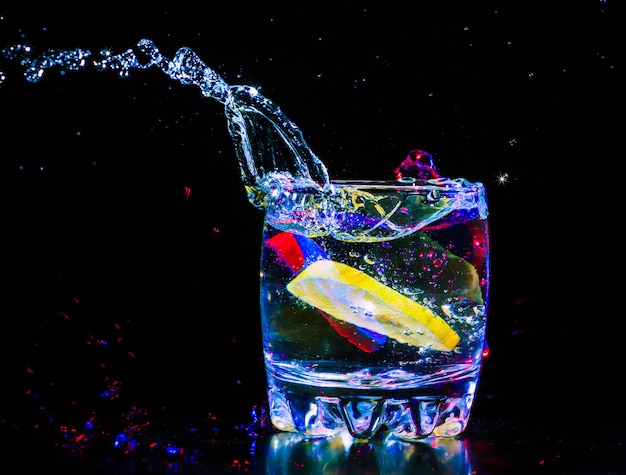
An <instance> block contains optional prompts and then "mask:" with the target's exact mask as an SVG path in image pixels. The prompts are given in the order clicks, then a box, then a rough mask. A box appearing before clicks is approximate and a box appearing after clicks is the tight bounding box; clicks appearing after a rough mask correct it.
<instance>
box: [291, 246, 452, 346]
mask: <svg viewBox="0 0 626 475" xmlns="http://www.w3.org/2000/svg"><path fill="white" fill-rule="evenodd" d="M287 290H289V292H291V293H292V294H293V295H295V296H296V297H298V298H300V299H301V300H303V301H304V302H306V303H308V304H310V305H313V306H314V307H317V308H319V309H320V310H323V311H324V312H326V313H328V314H329V315H331V316H332V317H334V318H336V319H338V320H343V321H346V322H349V323H352V324H354V325H357V326H359V327H362V328H366V329H368V330H371V331H374V332H377V333H381V334H383V335H386V336H388V337H389V338H393V339H394V340H397V341H399V342H400V343H406V344H407V345H412V346H421V347H426V348H430V349H433V350H439V351H450V350H452V349H453V348H454V347H455V346H456V345H457V344H458V343H459V340H460V337H459V335H458V334H457V333H456V332H455V331H454V330H453V329H452V328H451V327H450V326H449V325H448V324H447V323H446V322H445V320H443V319H442V318H441V317H439V316H437V315H435V314H434V313H433V312H432V311H431V310H430V309H428V308H427V307H425V306H423V305H420V304H419V303H417V302H416V301H414V300H411V299H410V298H408V297H405V296H404V295H402V294H401V293H399V292H398V291H396V290H394V289H392V288H391V287H387V286H386V285H384V284H382V283H380V282H378V281H377V280H376V279H374V278H373V277H371V276H369V275H368V274H366V273H364V272H361V271H360V270H358V269H355V268H353V267H350V266H348V265H346V264H342V263H340V262H335V261H331V260H327V259H324V260H319V261H316V262H314V263H313V264H311V265H310V266H308V267H307V268H306V269H304V270H303V271H302V272H300V274H298V275H297V276H296V277H295V278H294V279H293V280H292V281H291V282H289V284H288V285H287Z"/></svg>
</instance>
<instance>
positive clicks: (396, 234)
mask: <svg viewBox="0 0 626 475" xmlns="http://www.w3.org/2000/svg"><path fill="white" fill-rule="evenodd" d="M404 163H405V165H406V164H407V163H412V164H413V165H414V167H413V170H411V169H410V167H405V169H404V174H403V173H402V168H401V167H399V168H398V170H397V171H398V173H397V176H396V178H397V179H396V180H394V181H379V182H377V181H350V182H344V181H334V182H332V183H331V186H330V187H329V188H328V189H327V190H326V191H325V192H320V191H319V190H315V189H310V188H307V187H298V186H297V185H296V186H292V184H288V183H287V184H283V185H284V186H283V187H281V188H280V192H277V193H274V195H273V197H272V198H271V199H270V200H269V202H268V203H267V206H266V213H265V225H264V229H263V251H262V261H261V318H262V325H263V349H264V354H265V364H266V369H267V379H268V400H269V408H270V413H271V420H272V423H273V425H274V426H275V427H277V428H278V429H280V430H284V431H296V432H300V433H302V434H305V435H310V436H328V435H332V434H335V433H337V432H338V431H341V430H343V429H347V430H348V431H349V432H350V434H351V435H352V436H353V437H355V438H359V439H368V438H370V437H372V436H373V435H374V434H375V433H376V432H377V431H378V430H379V429H380V428H381V427H383V426H384V427H386V428H387V429H389V430H390V431H392V432H393V434H394V435H395V436H397V437H399V438H401V439H405V440H417V439H421V438H424V437H426V436H429V435H435V436H448V437H449V436H456V435H459V434H460V433H461V432H463V430H464V429H465V428H466V426H467V423H468V418H469V415H470V411H471V408H472V403H473V400H474V393H475V390H476V385H477V383H478V379H479V375H480V368H481V363H482V358H483V350H484V347H485V329H486V316H487V315H486V313H487V293H488V283H489V256H488V251H489V245H488V239H489V236H488V225H487V204H486V198H485V190H484V187H483V186H482V185H481V184H478V183H469V182H467V181H465V180H462V179H461V180H459V179H457V180H449V179H443V178H440V177H439V176H438V175H437V173H436V172H435V170H434V166H433V164H432V158H431V157H430V155H429V154H427V153H426V152H424V151H414V152H412V153H411V154H409V157H407V160H406V161H405V162H404Z"/></svg>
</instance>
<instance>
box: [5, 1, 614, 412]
mask: <svg viewBox="0 0 626 475" xmlns="http://www.w3.org/2000/svg"><path fill="white" fill-rule="evenodd" d="M616 3H617V2H611V1H607V2H602V1H597V0H596V1H581V2H571V3H570V2H540V1H514V2H449V1H444V2H423V3H418V2H355V1H343V0H342V1H336V2H304V3H300V2H298V3H292V4H289V3H287V4H285V3H282V2H240V3H237V4H236V3H235V2H226V1H215V0H211V1H204V2H180V3H179V4H178V6H167V7H163V6H158V5H156V4H151V3H147V4H145V5H143V6H139V5H128V4H126V3H121V2H120V3H106V4H105V3H102V4H96V5H94V6H87V5H86V4H83V5H82V6H80V7H76V8H60V7H58V6H57V5H54V4H52V3H48V4H44V5H42V6H39V7H37V8H36V9H35V8H30V7H28V6H23V7H5V6H2V7H0V40H1V41H0V47H7V46H10V45H13V44H27V45H30V46H31V47H32V48H33V50H34V52H35V54H37V53H43V52H44V51H46V50H48V49H73V48H84V49H89V50H91V51H92V52H94V54H96V55H97V53H98V52H99V51H100V50H101V49H110V50H111V51H113V52H116V53H117V52H122V51H124V50H126V49H128V48H131V47H134V45H135V44H136V43H137V42H138V41H139V40H140V39H142V38H149V39H152V40H153V41H154V42H155V43H156V45H157V46H158V47H159V48H160V49H161V51H162V53H163V54H164V55H165V56H167V57H170V58H171V57H172V56H173V54H174V53H175V52H176V50H177V49H178V48H180V47H183V46H188V47H190V48H191V49H193V50H194V51H195V52H196V53H197V54H198V56H199V57H200V58H202V59H203V60H204V62H205V63H206V64H207V65H208V66H210V67H211V68H213V69H214V70H215V71H216V72H218V73H219V74H220V75H221V76H222V77H223V78H224V79H225V80H226V82H228V83H229V84H251V85H254V86H256V87H258V88H259V89H260V90H261V93H262V94H263V95H264V96H266V97H268V98H270V99H272V100H273V101H274V102H275V103H277V104H278V105H279V106H280V107H281V108H282V110H283V112H285V113H286V114H287V116H288V117H289V118H290V119H292V120H293V121H294V122H295V123H297V124H298V125H299V126H300V127H301V129H302V130H303V132H304V134H305V137H306V139H307V141H308V143H309V145H310V146H311V148H312V149H313V150H314V151H315V152H316V153H317V154H318V155H319V156H320V158H321V159H322V160H323V161H324V162H325V163H326V164H327V166H328V168H329V171H330V174H331V176H332V177H334V178H386V177H390V176H391V172H392V170H393V168H394V166H395V165H396V164H397V163H398V162H399V161H401V160H402V159H403V158H404V156H405V155H406V153H407V152H408V151H409V150H412V149H415V148H421V149H425V150H428V151H429V152H431V153H432V154H433V155H434V157H435V160H436V161H437V163H438V167H439V170H440V172H441V173H442V174H444V175H446V176H450V177H458V176H463V177H466V178H468V179H469V180H471V181H481V182H483V183H485V184H486V185H487V189H488V196H489V205H490V219H491V231H492V236H491V239H492V286H491V299H490V308H489V319H490V320H489V333H488V336H489V338H488V340H489V345H490V355H489V357H488V358H487V359H486V361H485V365H484V371H483V377H482V381H481V386H480V389H479V392H478V399H477V402H476V406H475V416H476V417H491V416H493V417H506V416H515V417H528V418H538V419H543V418H570V419H572V418H573V419H576V418H583V419H584V418H594V419H595V418H599V419H615V418H622V419H623V417H624V413H623V411H621V410H619V402H618V400H619V399H620V398H621V391H622V389H621V383H620V380H621V376H622V374H623V362H624V361H623V360H624V358H623V345H624V343H623V341H624V337H623V335H624V330H625V329H626V328H625V327H626V326H625V324H624V317H625V315H624V308H625V307H624V303H623V298H624V297H623V295H622V294H623V283H624V277H623V276H624V271H623V268H624V265H625V264H624V257H623V247H624V240H623V234H621V233H620V231H619V227H620V226H621V223H622V221H623V216H624V214H623V204H624V200H623V194H622V193H623V192H622V189H621V188H622V186H621V185H620V171H621V167H620V168H618V163H619V162H620V161H621V160H622V158H623V157H622V154H623V152H622V150H621V146H622V144H621V141H620V140H618V134H621V133H622V132H621V131H622V128H623V127H622V125H623V120H622V117H623V108H622V106H621V105H620V103H619V96H620V94H621V90H622V87H623V67H624V64H623V56H621V53H622V51H621V50H620V47H619V44H621V42H622V41H623V36H624V35H623V32H622V31H621V30H620V28H621V27H620V25H621V23H622V20H623V16H621V15H620V13H619V12H618V11H617V9H616V8H617V5H616ZM0 71H3V72H4V75H5V79H4V80H3V82H2V84H1V85H0V117H1V121H2V122H1V129H0V137H1V140H2V153H1V158H0V233H1V236H2V247H0V275H1V277H2V283H1V287H0V319H1V327H0V328H1V330H0V372H1V373H2V379H1V381H2V389H1V391H2V393H3V398H4V399H5V401H8V403H4V404H3V411H2V412H5V413H7V414H10V413H11V412H13V411H14V410H15V411H29V410H32V409H33V408H36V409H37V410H40V411H43V412H44V413H56V411H59V412H61V413H63V411H70V412H71V411H77V412H82V411H88V410H91V409H94V410H111V409H112V410H113V411H119V412H123V411H125V410H126V408H128V407H132V406H137V407H145V408H150V409H152V408H157V409H159V410H163V409H164V408H165V409H167V410H171V411H191V412H199V413H207V412H215V413H217V414H221V415H233V414H234V415H236V417H243V415H244V414H247V413H248V412H249V410H250V408H251V407H252V406H253V405H254V404H257V403H261V402H262V401H263V399H264V391H265V388H264V384H265V380H264V377H265V375H264V370H263V361H262V360H263V358H262V352H261V336H260V324H259V314H258V274H259V269H258V262H259V252H260V237H261V235H260V233H261V225H262V212H261V211H260V210H257V209H255V208H253V207H252V206H251V205H250V204H249V203H248V201H247V199H246V197H245V193H244V191H243V187H242V185H241V181H240V178H239V171H238V168H237V163H236V159H235V155H234V151H233V147H232V142H231V140H230V137H229V136H228V132H227V129H226V121H225V117H224V115H223V112H222V108H221V106H220V105H219V104H218V103H216V102H215V101H212V100H209V99H206V98H203V97H202V96H201V94H200V92H199V90H198V89H196V88H193V87H190V86H183V85H181V84H179V83H176V82H174V81H172V80H171V79H169V78H167V77H166V76H165V75H164V74H163V73H162V72H160V71H158V70H147V71H131V74H130V76H129V77H128V78H120V77H117V75H116V74H115V73H113V72H99V71H96V70H95V69H93V68H87V69H84V70H80V71H65V72H63V70H61V69H59V68H55V69H51V70H49V71H48V72H46V73H45V75H44V77H43V78H42V79H41V81H39V82H37V83H29V82H27V81H26V80H25V79H24V78H23V77H22V69H21V68H20V66H19V64H16V62H15V61H8V60H6V59H4V58H0ZM502 176H506V177H507V180H506V181H505V182H501V181H500V180H499V178H500V177H502ZM185 187H189V189H190V190H191V191H190V194H189V196H188V197H186V196H185ZM113 380H115V381H119V382H121V383H122V389H121V390H120V392H119V398H118V399H117V400H115V401H109V400H107V399H104V401H103V399H102V398H101V397H100V396H99V394H100V393H101V392H102V389H103V387H106V386H107V384H109V383H110V381H113ZM42 408H43V409H42Z"/></svg>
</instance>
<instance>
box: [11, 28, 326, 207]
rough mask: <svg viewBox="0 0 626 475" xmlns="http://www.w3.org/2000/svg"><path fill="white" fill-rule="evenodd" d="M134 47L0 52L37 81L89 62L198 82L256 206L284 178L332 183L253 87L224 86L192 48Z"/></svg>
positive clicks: (297, 133) (318, 185)
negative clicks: (219, 116)
mask: <svg viewBox="0 0 626 475" xmlns="http://www.w3.org/2000/svg"><path fill="white" fill-rule="evenodd" d="M137 50H138V51H134V50H133V49H128V50H126V51H124V52H122V53H119V54H113V53H111V51H108V50H102V51H100V54H99V56H98V57H95V58H94V57H92V56H93V55H92V53H91V51H89V50H84V49H74V50H48V51H46V52H45V53H43V54H41V55H39V56H34V55H33V53H34V52H33V50H32V48H30V47H29V46H23V45H15V46H11V47H9V48H5V49H4V50H3V51H2V52H3V54H4V55H5V57H7V58H8V59H14V60H18V61H19V62H20V64H21V65H22V67H24V69H25V72H24V77H25V78H26V80H27V81H29V82H38V81H40V80H41V79H42V77H43V76H44V74H45V72H46V70H49V69H51V68H63V69H67V70H70V71H76V70H79V69H82V68H86V67H90V66H91V67H95V68H97V69H98V70H109V71H116V72H117V73H118V74H119V75H120V77H128V76H129V74H130V72H131V70H133V69H147V68H152V67H156V68H158V69H160V70H161V71H163V72H164V73H166V74H167V75H168V76H169V77H171V78H172V79H174V80H176V81H178V82H180V83H181V84H184V85H192V86H196V87H197V88H199V89H200V91H201V93H202V95H203V96H204V97H207V98H210V99H213V100H216V101H217V102H219V103H220V104H222V105H224V112H225V114H226V118H227V123H228V130H229V133H230V136H231V138H232V139H233V142H234V146H235V152H236V155H237V159H238V162H239V169H240V172H241V178H242V181H243V184H244V187H245V189H246V192H247V194H248V199H249V200H250V202H251V203H252V204H253V205H254V206H256V207H258V208H265V206H266V197H267V195H268V193H270V192H271V191H272V190H275V189H277V188H282V186H283V185H282V184H283V183H285V182H290V183H294V182H295V183H298V184H300V186H305V187H310V188H312V189H319V190H323V189H327V188H328V187H329V186H330V180H329V175H328V171H327V169H326V167H325V165H324V164H323V163H322V161H321V160H320V159H319V158H318V157H317V156H316V155H315V154H314V153H313V151H312V150H311V149H310V148H309V146H308V145H307V143H306V141H305V139H304V136H303V134H302V131H301V130H300V129H299V128H298V126H297V125H296V124H294V123H293V122H292V121H291V120H289V118H288V117H287V116H286V115H285V114H284V113H283V112H282V111H281V110H280V108H279V107H278V106H277V105H276V104H275V103H274V102H272V101H271V100H269V99H268V98H266V97H264V96H263V95H261V94H260V93H259V91H258V90H257V89H255V88H254V87H251V86H246V85H234V86H231V85H229V84H227V83H226V82H225V81H224V80H223V79H222V78H221V77H220V75H219V74H217V73H216V72H215V71H214V70H213V69H211V68H210V67H208V66H207V65H206V64H205V63H204V62H203V61H202V60H201V59H200V58H199V57H198V55H197V54H196V53H195V52H194V51H193V50H191V49H190V48H180V49H179V50H178V51H177V52H176V53H175V54H174V57H173V58H172V59H168V58H166V57H165V56H163V55H162V54H161V52H160V50H159V49H158V48H157V46H156V45H155V44H154V43H153V42H152V41H151V40H148V39H142V40H141V41H139V43H138V44H137ZM140 56H141V58H140Z"/></svg>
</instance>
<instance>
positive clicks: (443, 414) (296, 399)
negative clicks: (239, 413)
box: [268, 378, 477, 441]
mask: <svg viewBox="0 0 626 475" xmlns="http://www.w3.org/2000/svg"><path fill="white" fill-rule="evenodd" d="M476 383H477V381H476V380H475V379H465V380H462V381H459V380H457V381H454V382H453V383H444V384H438V385H436V386H432V387H420V388H415V389H403V390H363V389H356V390H350V389H346V388H328V387H319V388H315V387H310V386H305V385H300V384H293V383H285V382H284V381H280V380H277V379H276V378H271V379H270V380H269V389H268V402H269V409H270V418H271V421H272V424H273V425H274V427H276V428H277V429H279V430H282V431H286V432H297V433H300V434H302V435H305V436H310V437H329V436H332V435H335V434H337V433H338V432H340V431H341V430H344V429H347V430H348V432H349V433H350V435H351V436H352V437H354V438H355V439H370V438H372V437H373V436H374V435H375V434H376V433H377V432H378V431H379V430H384V429H386V430H389V431H390V432H391V433H392V434H393V435H394V436H395V437H397V438H399V439H402V440H407V441H417V440H421V439H423V438H425V437H429V436H434V437H455V436H458V435H459V434H461V433H462V432H463V431H464V430H465V428H466V427H467V424H468V421H469V416H470V411H471V407H472V403H473V401H474V392H475V390H476Z"/></svg>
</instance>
